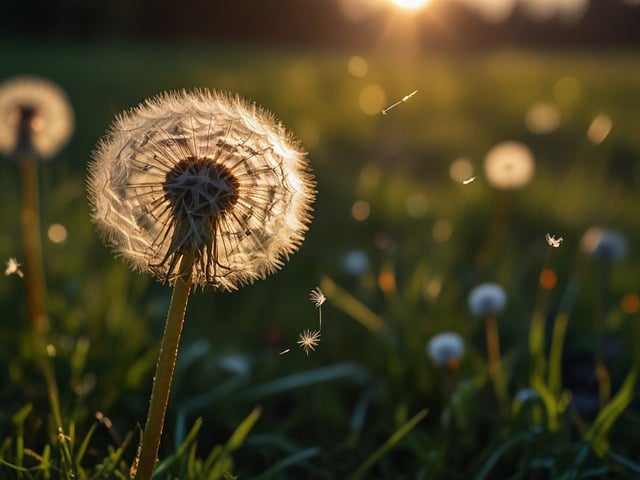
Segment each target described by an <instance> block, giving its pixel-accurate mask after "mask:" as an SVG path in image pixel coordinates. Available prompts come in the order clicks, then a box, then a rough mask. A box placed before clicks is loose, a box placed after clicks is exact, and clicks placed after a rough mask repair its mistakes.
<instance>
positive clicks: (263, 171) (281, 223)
mask: <svg viewBox="0 0 640 480" xmlns="http://www.w3.org/2000/svg"><path fill="white" fill-rule="evenodd" d="M314 187H315V183H314V181H313V176H312V174H311V172H310V168H309V165H308V162H307V159H306V154H305V152H304V151H302V150H301V149H300V147H299V146H298V143H297V142H296V141H295V140H294V139H293V137H292V136H291V134H290V133H288V132H287V131H286V130H285V128H284V127H283V126H282V125H281V124H280V123H279V122H278V121H277V120H276V119H275V118H274V116H273V115H272V114H271V113H269V112H267V111H265V110H263V109H262V108H260V107H258V106H256V105H255V104H253V103H249V102H248V101H246V100H244V99H241V98H240V97H238V96H232V95H230V94H226V93H220V92H215V91H209V90H194V91H180V92H165V93H162V94H160V95H157V96H155V97H153V98H151V99H149V100H147V101H146V102H144V103H142V104H140V105H138V106H137V107H136V108H134V109H132V110H130V111H128V112H125V113H123V114H121V115H120V116H119V117H118V118H117V119H116V120H115V122H114V123H113V124H112V125H111V127H110V129H109V131H108V134H107V135H106V136H105V137H104V138H103V139H102V140H101V141H100V142H99V143H98V145H97V147H96V149H95V150H94V152H93V160H92V162H91V163H90V166H89V182H88V190H89V199H90V203H91V209H92V218H93V220H94V221H95V223H96V224H97V226H98V229H99V231H100V233H101V234H102V236H103V238H104V239H105V241H106V243H108V244H109V245H110V246H112V247H113V249H114V250H115V252H116V253H117V254H118V255H120V256H122V257H123V258H124V259H125V260H126V261H127V262H128V263H129V264H130V265H131V266H132V267H133V268H134V269H136V270H138V271H141V272H148V273H152V274H154V275H156V276H157V277H158V278H160V279H161V280H163V281H167V282H168V283H170V284H172V283H174V282H175V279H176V276H177V274H178V265H179V263H180V262H179V261H180V259H181V258H182V257H183V255H184V254H186V253H188V252H190V253H193V254H194V256H195V263H194V267H193V271H192V277H193V278H192V280H193V283H194V284H195V285H199V286H202V287H204V286H211V287H213V288H216V289H220V290H235V289H237V288H238V287H240V286H242V285H245V284H248V283H252V282H253V281H255V280H257V279H262V278H264V277H266V276H267V275H268V274H270V273H273V272H274V271H276V270H277V269H278V268H280V267H281V266H282V264H283V263H284V261H285V260H287V259H288V257H289V256H290V255H291V254H292V253H294V252H295V251H296V250H297V249H298V247H299V246H300V244H301V243H302V241H303V239H304V234H305V233H306V231H307V230H308V224H309V222H310V220H311V209H312V208H311V205H312V203H313V200H314V198H315V188H314Z"/></svg>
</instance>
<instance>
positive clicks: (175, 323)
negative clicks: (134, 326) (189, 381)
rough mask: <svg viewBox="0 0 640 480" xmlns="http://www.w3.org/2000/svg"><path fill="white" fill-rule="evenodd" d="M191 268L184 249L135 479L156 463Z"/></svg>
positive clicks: (146, 476)
mask: <svg viewBox="0 0 640 480" xmlns="http://www.w3.org/2000/svg"><path fill="white" fill-rule="evenodd" d="M192 269H193V254H192V253H186V254H184V255H183V257H182V260H181V262H180V270H179V273H178V278H177V280H176V283H175V286H174V287H173V295H171V303H170V305H169V312H168V314H167V321H166V323H165V328H164V334H163V336H162V343H161V344H160V354H159V356H158V363H157V365H156V374H155V377H154V380H153V388H152V390H151V400H150V403H149V412H148V413H147V423H146V424H145V428H144V433H143V435H142V443H141V445H140V451H139V457H138V462H137V463H138V464H137V468H136V469H135V473H134V474H135V480H150V479H151V477H152V475H153V469H154V467H155V464H156V457H157V455H158V448H159V446H160V437H161V435H162V427H163V424H164V416H165V413H166V411H167V403H168V402H169V393H170V391H171V381H172V379H173V370H174V367H175V364H176V357H177V355H178V345H179V343H180V334H181V333H182V325H183V323H184V314H185V310H186V308H187V300H188V299H189V291H190V289H191V283H192Z"/></svg>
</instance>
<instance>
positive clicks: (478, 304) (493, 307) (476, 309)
mask: <svg viewBox="0 0 640 480" xmlns="http://www.w3.org/2000/svg"><path fill="white" fill-rule="evenodd" d="M506 303H507V294H506V293H505V291H504V289H503V288H502V287H501V286H500V285H498V284H497V283H490V282H487V283H481V284H480V285H478V286H476V287H474V288H473V289H472V290H471V292H469V297H468V304H469V311H470V312H471V314H472V315H473V316H474V317H486V316H487V315H495V314H496V313H498V312H500V311H501V310H502V309H503V308H504V306H505V304H506Z"/></svg>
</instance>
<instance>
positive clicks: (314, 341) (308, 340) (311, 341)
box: [297, 329, 321, 355]
mask: <svg viewBox="0 0 640 480" xmlns="http://www.w3.org/2000/svg"><path fill="white" fill-rule="evenodd" d="M320 335H321V334H320V330H313V331H312V330H309V329H306V330H304V331H303V332H302V333H301V334H300V337H299V338H300V340H298V342H297V343H298V345H300V348H302V349H304V353H306V354H307V355H309V350H315V349H316V346H318V344H319V343H320Z"/></svg>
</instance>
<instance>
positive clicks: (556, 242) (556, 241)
mask: <svg viewBox="0 0 640 480" xmlns="http://www.w3.org/2000/svg"><path fill="white" fill-rule="evenodd" d="M544 238H545V240H546V241H547V243H548V244H549V246H550V247H553V248H558V247H560V244H561V243H562V240H563V238H562V237H558V238H556V237H555V236H554V235H551V234H549V233H547V234H546V235H545V236H544Z"/></svg>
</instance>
